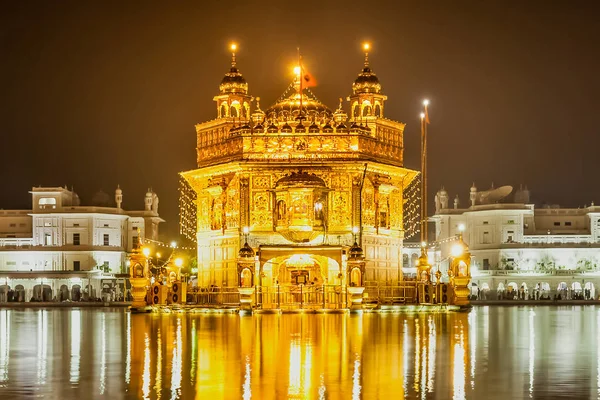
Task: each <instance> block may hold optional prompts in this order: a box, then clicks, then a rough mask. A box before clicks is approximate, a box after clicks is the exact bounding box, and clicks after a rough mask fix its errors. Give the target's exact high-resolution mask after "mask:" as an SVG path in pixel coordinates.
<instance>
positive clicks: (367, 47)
mask: <svg viewBox="0 0 600 400" xmlns="http://www.w3.org/2000/svg"><path fill="white" fill-rule="evenodd" d="M370 48H371V45H370V44H369V43H363V50H364V51H365V68H368V67H369V49H370Z"/></svg>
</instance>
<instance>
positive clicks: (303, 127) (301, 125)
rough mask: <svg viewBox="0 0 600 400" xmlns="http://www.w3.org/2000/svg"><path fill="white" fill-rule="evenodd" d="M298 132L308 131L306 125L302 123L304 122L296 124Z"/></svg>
mask: <svg viewBox="0 0 600 400" xmlns="http://www.w3.org/2000/svg"><path fill="white" fill-rule="evenodd" d="M296 132H298V133H304V132H306V126H304V125H303V124H302V122H300V123H299V124H298V125H296Z"/></svg>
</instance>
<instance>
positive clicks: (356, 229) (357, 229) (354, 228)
mask: <svg viewBox="0 0 600 400" xmlns="http://www.w3.org/2000/svg"><path fill="white" fill-rule="evenodd" d="M358 232H360V228H359V227H358V226H354V227H352V233H354V234H355V235H356V234H358Z"/></svg>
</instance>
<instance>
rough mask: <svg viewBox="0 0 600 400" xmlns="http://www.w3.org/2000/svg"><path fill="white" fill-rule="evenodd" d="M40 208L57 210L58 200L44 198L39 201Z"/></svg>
mask: <svg viewBox="0 0 600 400" xmlns="http://www.w3.org/2000/svg"><path fill="white" fill-rule="evenodd" d="M38 205H39V206H40V208H56V199H55V198H54V197H42V198H41V199H40V200H39V201H38Z"/></svg>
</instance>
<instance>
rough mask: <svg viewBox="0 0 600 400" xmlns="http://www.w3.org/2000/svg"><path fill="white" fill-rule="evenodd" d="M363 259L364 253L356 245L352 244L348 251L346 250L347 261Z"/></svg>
mask: <svg viewBox="0 0 600 400" xmlns="http://www.w3.org/2000/svg"><path fill="white" fill-rule="evenodd" d="M364 259H365V252H364V251H363V249H362V247H360V246H359V245H358V243H356V242H354V244H353V245H352V247H350V250H348V261H361V260H364Z"/></svg>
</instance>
